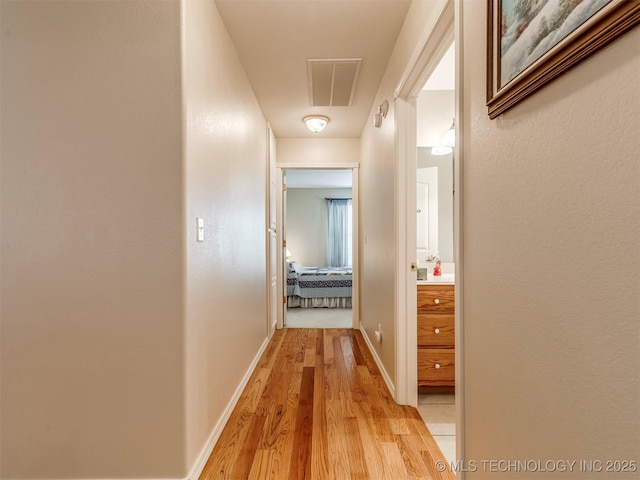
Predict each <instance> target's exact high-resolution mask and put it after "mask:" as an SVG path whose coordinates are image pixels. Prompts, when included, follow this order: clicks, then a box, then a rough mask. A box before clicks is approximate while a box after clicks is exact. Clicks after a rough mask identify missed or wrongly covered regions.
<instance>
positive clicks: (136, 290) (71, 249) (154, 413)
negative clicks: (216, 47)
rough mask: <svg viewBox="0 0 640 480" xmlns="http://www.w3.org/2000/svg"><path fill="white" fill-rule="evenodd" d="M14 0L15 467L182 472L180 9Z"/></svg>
mask: <svg viewBox="0 0 640 480" xmlns="http://www.w3.org/2000/svg"><path fill="white" fill-rule="evenodd" d="M1 8H2V13H1V16H2V32H3V34H2V78H1V80H2V92H1V102H2V110H1V111H2V119H1V120H2V237H1V242H2V243H1V246H2V269H1V270H2V273H1V276H2V283H1V288H2V291H1V293H2V311H1V314H2V317H1V321H2V324H1V325H2V357H1V364H2V367H1V368H2V370H1V374H2V416H1V420H2V425H1V429H0V430H1V434H0V435H1V441H2V443H1V449H2V472H1V475H2V477H3V478H74V477H75V478H78V477H80V478H83V477H84V478H107V477H111V478H115V477H123V476H124V477H131V478H135V477H145V476H149V477H154V476H155V477H172V476H173V477H177V476H180V475H182V474H183V473H184V469H183V456H184V452H183V450H184V447H183V441H182V435H183V409H184V400H183V397H184V395H183V381H184V372H183V369H184V360H183V355H184V346H183V325H182V315H183V313H182V311H183V294H182V283H183V282H182V272H183V259H182V248H183V230H184V227H183V214H182V197H183V191H182V182H183V173H182V162H181V156H182V152H181V148H182V140H181V113H180V43H179V38H180V37H179V22H178V13H179V10H178V5H177V4H176V3H174V2H112V1H98V2H85V1H76V2H74V1H66V2H50V1H42V2H36V1H31V2H1Z"/></svg>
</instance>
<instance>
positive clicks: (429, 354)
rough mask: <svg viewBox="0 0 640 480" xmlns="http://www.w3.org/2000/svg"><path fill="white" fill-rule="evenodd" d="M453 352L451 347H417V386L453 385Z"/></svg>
mask: <svg viewBox="0 0 640 480" xmlns="http://www.w3.org/2000/svg"><path fill="white" fill-rule="evenodd" d="M454 352H455V351H454V350H453V349H451V348H418V386H420V387H449V386H454V385H455V364H454V360H455V353H454Z"/></svg>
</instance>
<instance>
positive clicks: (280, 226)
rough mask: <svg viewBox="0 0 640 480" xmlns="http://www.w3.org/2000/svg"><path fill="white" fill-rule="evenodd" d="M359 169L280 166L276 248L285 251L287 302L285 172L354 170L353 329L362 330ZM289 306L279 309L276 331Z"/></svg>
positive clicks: (281, 289) (281, 287)
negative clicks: (284, 243) (283, 199)
mask: <svg viewBox="0 0 640 480" xmlns="http://www.w3.org/2000/svg"><path fill="white" fill-rule="evenodd" d="M359 169H360V165H359V164H358V163H309V164H299V163H276V178H277V179H278V185H277V190H276V208H277V210H276V222H277V225H276V245H279V246H280V247H281V248H278V249H277V252H278V253H277V258H276V261H277V262H278V265H279V268H278V279H277V282H278V283H277V284H278V298H283V299H286V289H285V285H286V278H285V276H284V265H285V261H286V256H285V248H284V247H283V246H282V240H283V238H286V232H285V231H284V229H285V228H286V225H285V224H284V219H283V215H282V211H283V210H282V208H283V205H282V192H283V183H282V174H283V171H285V170H351V197H352V222H353V227H352V228H353V238H354V241H353V252H352V255H353V271H352V287H351V289H352V297H351V316H352V322H353V324H352V327H353V328H360V253H359V250H360V247H359V245H360V241H359V239H360V221H359V218H360V204H359V197H360V194H359V184H358V178H359ZM285 307H286V302H285V301H283V302H282V307H281V308H279V309H278V323H277V326H276V328H278V329H280V328H283V320H284V316H285V312H284V310H285Z"/></svg>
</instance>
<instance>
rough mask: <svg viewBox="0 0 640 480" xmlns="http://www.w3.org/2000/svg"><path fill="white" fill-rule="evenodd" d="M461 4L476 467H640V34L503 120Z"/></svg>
mask: <svg viewBox="0 0 640 480" xmlns="http://www.w3.org/2000/svg"><path fill="white" fill-rule="evenodd" d="M462 7H463V17H462V20H463V23H462V26H463V30H462V34H463V40H464V44H463V48H464V58H463V59H462V64H463V68H464V71H463V82H464V83H463V87H464V90H463V101H464V103H463V112H464V127H465V130H464V140H463V147H464V153H463V155H464V157H463V161H464V165H463V167H462V170H463V175H464V176H463V178H464V184H463V195H464V199H463V201H464V219H463V224H462V226H463V234H464V277H463V281H464V284H463V288H464V303H463V308H464V310H463V322H464V324H463V327H464V361H465V364H464V379H465V382H464V386H465V398H464V405H465V409H464V412H463V413H464V417H463V418H464V433H465V437H464V438H465V444H464V449H465V452H466V460H467V461H469V460H476V461H478V462H480V461H481V460H482V459H511V460H542V461H546V460H554V459H569V460H578V461H579V460H587V461H591V460H601V461H604V460H607V459H627V460H635V461H638V460H640V458H638V432H639V431H640V417H639V416H638V411H639V409H640V349H639V348H638V341H639V339H640V323H639V322H638V318H640V252H639V250H638V245H640V208H639V207H640V198H639V196H638V191H640V164H639V163H638V152H639V151H640V137H639V136H638V135H637V132H638V130H639V129H640V116H639V110H638V109H639V106H640V90H639V89H638V79H640V48H639V46H640V28H635V29H634V30H633V31H632V32H629V33H627V34H626V35H625V36H623V37H622V38H619V39H618V40H616V41H615V42H614V43H613V44H611V45H609V46H607V47H605V48H604V49H603V50H600V51H599V52H597V53H596V54H594V55H593V56H592V57H590V58H588V59H587V60H585V61H583V62H582V63H580V64H579V65H577V66H576V67H574V68H573V69H572V70H571V71H569V72H567V73H565V74H564V75H562V76H561V77H560V78H558V79H556V80H555V81H553V82H552V83H551V84H549V85H547V86H546V87H544V88H543V89H542V90H540V91H538V92H537V93H535V94H534V95H533V96H531V97H529V98H527V99H526V100H524V101H523V102H522V103H520V104H519V105H517V106H516V107H514V108H513V109H512V110H509V111H508V112H506V113H504V114H503V115H502V116H500V117H499V118H497V119H495V120H490V119H489V117H488V115H487V107H486V105H485V103H486V90H485V54H486V49H485V42H486V31H485V22H484V21H482V22H479V21H478V19H479V18H484V16H485V14H486V6H485V5H484V3H483V2H473V1H465V2H462ZM488 272H490V275H488ZM478 465H479V467H480V468H479V469H478V471H477V472H476V473H468V474H467V475H466V476H465V478H467V479H470V480H471V479H476V478H478V479H493V478H496V479H498V478H507V477H509V478H511V477H513V472H511V474H509V473H500V472H494V473H492V472H488V471H484V470H483V469H482V465H481V464H480V463H478ZM578 470H579V467H578V465H576V468H575V471H574V473H573V474H570V473H561V472H555V473H549V475H551V476H553V478H558V479H564V478H584V475H585V473H584V472H580V471H578ZM518 475H519V477H518V478H530V477H533V476H535V475H533V474H532V475H526V474H518ZM539 475H540V474H539V473H538V476H539ZM543 475H544V474H543ZM602 475H603V476H611V477H612V478H613V477H615V478H623V477H624V476H625V475H633V474H627V473H618V474H616V473H607V474H605V473H603V474H602ZM536 478H538V477H537V476H536Z"/></svg>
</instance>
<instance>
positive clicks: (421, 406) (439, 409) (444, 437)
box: [418, 393, 456, 462]
mask: <svg viewBox="0 0 640 480" xmlns="http://www.w3.org/2000/svg"><path fill="white" fill-rule="evenodd" d="M455 401H456V400H455V395H454V394H430V393H427V394H423V393H421V394H420V395H418V412H419V413H420V416H421V417H422V419H423V420H424V423H426V424H427V428H428V429H429V431H430V432H431V435H433V438H434V439H435V441H436V443H437V444H438V447H440V450H441V451H442V453H443V455H444V456H445V458H446V459H447V460H448V461H449V462H455V460H456V406H455Z"/></svg>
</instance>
